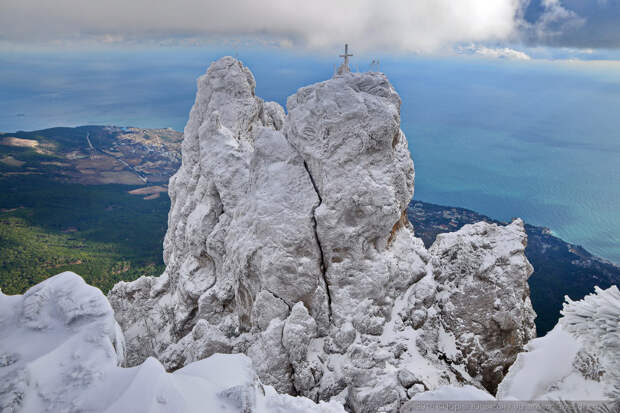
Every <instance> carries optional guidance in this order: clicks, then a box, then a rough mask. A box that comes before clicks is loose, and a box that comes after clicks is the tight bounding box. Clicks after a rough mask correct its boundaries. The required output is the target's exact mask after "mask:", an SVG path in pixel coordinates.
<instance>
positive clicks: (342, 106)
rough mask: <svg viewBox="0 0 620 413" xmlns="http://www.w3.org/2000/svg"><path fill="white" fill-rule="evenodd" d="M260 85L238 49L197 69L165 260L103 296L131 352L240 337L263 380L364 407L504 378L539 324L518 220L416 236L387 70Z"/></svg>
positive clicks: (409, 176) (223, 349) (179, 354)
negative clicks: (290, 91)
mask: <svg viewBox="0 0 620 413" xmlns="http://www.w3.org/2000/svg"><path fill="white" fill-rule="evenodd" d="M254 86H255V82H254V78H253V76H252V74H251V73H250V71H249V70H248V69H247V68H246V67H244V66H243V65H242V64H241V63H240V62H238V61H237V60H235V59H233V58H230V57H226V58H222V59H220V60H218V61H217V62H215V63H213V64H212V65H211V67H210V68H209V70H208V71H207V74H206V75H204V76H202V77H201V78H200V79H199V81H198V93H197V96H196V102H195V104H194V107H193V108H192V111H191V114H190V119H189V121H188V123H187V126H186V128H185V131H184V141H183V163H182V166H181V169H180V170H179V172H178V173H177V174H176V175H175V176H174V177H173V178H172V179H171V181H170V197H171V200H172V206H171V211H170V214H169V222H168V232H167V234H166V239H165V243H164V250H165V251H164V256H165V262H166V265H167V268H166V271H165V272H164V274H162V276H161V277H159V278H146V277H143V278H141V279H139V280H137V281H135V282H132V283H123V282H122V283H119V284H117V285H116V286H115V288H114V289H113V290H112V291H111V292H110V294H109V300H110V302H111V304H112V306H113V307H114V309H115V311H116V318H117V320H118V322H119V324H120V325H121V327H122V328H123V331H124V332H125V337H126V341H127V348H128V351H127V354H128V356H127V360H128V362H129V364H130V365H135V364H138V363H140V362H142V361H143V360H144V359H145V358H146V357H148V356H150V355H154V356H156V357H157V358H158V359H160V360H161V361H162V362H163V363H164V365H165V366H166V368H168V369H172V370H174V369H177V368H180V367H182V366H184V365H186V364H187V363H189V362H192V361H195V360H199V359H203V358H206V357H208V356H210V355H211V354H214V353H245V354H247V355H248V356H249V357H250V358H251V359H252V360H253V361H254V366H255V368H256V369H257V372H258V375H259V377H260V378H261V380H262V381H263V382H264V383H266V384H271V385H273V386H275V387H276V388H277V389H278V390H280V391H284V392H288V393H292V394H302V395H305V396H308V397H311V398H313V399H315V400H316V399H322V400H328V399H330V398H332V397H335V398H336V399H340V400H342V401H344V402H346V403H347V404H348V406H349V407H350V408H351V409H353V410H354V411H377V410H378V409H382V410H387V411H390V410H395V409H397V408H398V407H399V406H400V405H401V404H402V403H403V402H404V401H406V400H407V399H408V398H410V397H412V396H413V395H414V394H415V393H416V392H420V391H423V390H424V389H425V388H427V389H429V388H436V387H438V386H440V385H442V384H447V383H455V382H462V383H471V384H474V385H477V386H485V387H486V388H487V389H490V390H491V391H494V389H495V386H497V383H498V382H499V381H500V380H501V378H502V377H503V374H504V372H505V371H506V370H507V368H508V367H509V366H510V364H511V363H512V362H513V361H514V358H515V357H516V352H518V351H519V349H520V348H521V346H522V345H523V344H525V342H526V341H527V340H528V339H529V338H530V337H532V335H533V310H532V309H531V304H530V302H529V291H528V289H527V283H526V280H527V278H528V276H529V275H530V273H531V266H530V265H529V263H528V262H527V259H526V258H525V255H524V248H525V240H526V236H525V232H524V230H523V225H522V223H521V222H520V221H516V222H514V223H512V224H511V225H508V226H506V227H501V226H497V225H491V224H486V223H480V224H476V225H475V226H473V227H471V228H463V229H462V230H460V231H458V232H457V233H454V234H448V235H446V236H442V237H441V238H440V239H438V240H437V242H436V243H435V244H434V245H433V246H432V247H431V248H430V249H429V250H428V251H427V250H426V249H425V248H424V245H423V243H422V241H421V240H419V239H417V238H415V237H414V234H413V230H412V228H411V226H410V224H409V222H408V220H407V216H406V208H407V205H408V203H409V201H410V199H411V197H412V196H413V189H414V169H413V162H412V161H411V158H410V156H409V150H408V148H407V140H406V139H405V137H404V135H403V133H402V131H401V130H400V114H399V108H400V98H399V97H398V94H397V93H396V92H395V91H394V89H393V88H392V86H391V85H390V83H389V81H388V80H387V78H386V77H385V76H384V75H382V74H379V73H363V74H360V73H342V74H338V75H336V76H335V77H334V78H332V79H330V80H327V81H325V82H321V83H318V84H315V85H311V86H308V87H304V88H302V89H300V90H299V91H298V92H297V93H296V94H294V95H293V96H291V97H290V98H289V99H288V102H287V109H288V114H287V115H285V113H284V110H283V109H282V108H281V107H280V106H278V105H277V104H275V103H272V102H267V103H266V102H263V101H262V100H261V99H259V98H257V97H256V96H255V94H254Z"/></svg>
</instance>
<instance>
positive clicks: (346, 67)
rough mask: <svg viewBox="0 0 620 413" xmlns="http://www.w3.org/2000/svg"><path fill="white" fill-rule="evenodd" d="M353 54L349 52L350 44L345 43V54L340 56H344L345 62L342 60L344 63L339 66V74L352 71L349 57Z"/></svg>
mask: <svg viewBox="0 0 620 413" xmlns="http://www.w3.org/2000/svg"><path fill="white" fill-rule="evenodd" d="M351 56H353V55H352V54H350V53H349V45H348V44H345V45H344V54H341V55H340V57H343V58H344V62H342V65H340V67H339V68H338V71H337V73H338V74H342V73H346V72H350V71H351V69H349V57H351Z"/></svg>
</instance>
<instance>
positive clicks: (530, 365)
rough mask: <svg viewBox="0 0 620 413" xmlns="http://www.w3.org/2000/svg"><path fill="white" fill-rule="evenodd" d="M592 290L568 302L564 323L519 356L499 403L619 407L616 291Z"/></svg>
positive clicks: (500, 392)
mask: <svg viewBox="0 0 620 413" xmlns="http://www.w3.org/2000/svg"><path fill="white" fill-rule="evenodd" d="M595 290H596V291H595V293H593V294H590V295H587V296H586V297H584V298H583V300H580V301H571V300H570V299H569V298H568V297H566V301H567V302H566V303H565V304H564V309H563V310H562V315H563V317H562V318H560V320H559V321H558V324H557V325H556V326H555V328H554V329H553V330H551V331H550V332H549V333H547V335H546V336H544V337H541V338H537V339H535V340H532V341H531V342H530V343H528V345H527V346H526V350H527V352H524V353H521V354H519V355H518V357H517V361H516V362H515V363H514V364H513V365H512V367H511V368H510V370H509V372H508V375H507V376H506V378H505V379H504V380H503V381H502V383H501V384H500V386H499V389H498V394H497V396H498V398H500V399H517V400H544V399H562V400H606V399H610V400H616V401H620V290H618V287H617V286H612V287H610V288H608V289H606V290H601V289H600V288H598V287H597V288H596V289H595Z"/></svg>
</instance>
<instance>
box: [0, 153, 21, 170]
mask: <svg viewBox="0 0 620 413" xmlns="http://www.w3.org/2000/svg"><path fill="white" fill-rule="evenodd" d="M0 162H2V163H3V164H5V165H8V166H13V167H16V168H21V167H22V166H23V165H24V164H25V163H26V162H24V161H20V160H19V159H15V158H13V157H12V156H10V155H7V156H5V157H4V158H2V159H0Z"/></svg>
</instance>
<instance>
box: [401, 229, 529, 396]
mask: <svg viewBox="0 0 620 413" xmlns="http://www.w3.org/2000/svg"><path fill="white" fill-rule="evenodd" d="M526 242H527V237H526V235H525V229H524V226H523V221H521V220H520V219H517V220H515V221H513V222H512V223H511V224H510V225H507V226H505V227H500V226H498V225H496V224H488V223H486V222H478V223H476V224H473V225H465V226H464V227H463V228H461V229H460V230H459V231H456V232H453V233H447V234H440V235H439V236H438V237H437V240H436V241H435V243H434V244H433V245H432V246H431V248H430V249H429V253H430V254H431V256H432V259H431V263H432V264H431V265H432V272H431V273H430V274H429V275H428V276H427V277H425V278H424V279H422V280H421V281H420V282H419V283H417V284H416V285H415V286H414V288H413V289H412V292H411V295H410V296H409V304H410V305H409V307H408V311H409V319H410V320H411V323H412V324H413V325H414V326H420V325H423V331H424V333H423V335H422V336H421V338H420V340H421V343H424V345H425V346H428V345H429V344H430V343H437V345H438V348H439V350H440V352H441V354H442V357H445V358H446V360H449V361H451V362H457V363H462V364H464V365H465V367H466V370H467V373H468V374H469V375H470V376H471V377H474V378H476V379H478V380H480V382H481V383H482V385H483V386H484V387H485V388H486V389H487V390H488V391H489V392H491V393H493V394H495V391H496V389H497V385H498V384H499V383H500V382H501V380H502V379H503V377H504V375H505V374H506V372H507V371H508V368H509V367H510V365H511V364H512V363H513V362H514V360H515V359H516V357H517V354H518V353H519V352H521V351H522V347H523V344H525V343H527V342H528V341H529V340H530V339H532V338H534V337H536V331H535V326H534V318H535V317H536V314H535V313H534V311H533V309H532V304H531V302H530V296H529V287H528V284H527V278H528V277H529V276H530V275H531V274H532V272H533V269H532V266H531V265H530V263H529V262H528V261H527V259H526V258H525V247H526Z"/></svg>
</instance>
